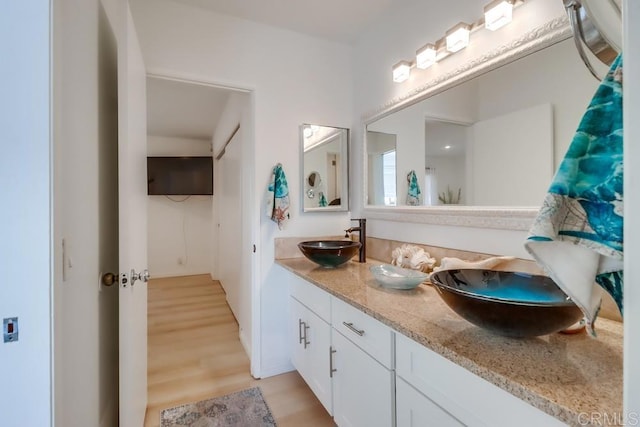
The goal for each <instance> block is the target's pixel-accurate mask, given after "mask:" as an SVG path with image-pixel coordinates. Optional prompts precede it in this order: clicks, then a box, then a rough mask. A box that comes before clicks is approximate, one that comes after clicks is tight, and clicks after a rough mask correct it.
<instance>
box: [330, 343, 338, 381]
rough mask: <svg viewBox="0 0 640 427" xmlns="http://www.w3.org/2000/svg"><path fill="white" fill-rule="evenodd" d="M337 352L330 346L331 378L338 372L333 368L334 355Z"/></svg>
mask: <svg viewBox="0 0 640 427" xmlns="http://www.w3.org/2000/svg"><path fill="white" fill-rule="evenodd" d="M335 352H336V350H334V349H333V347H331V346H329V378H333V373H334V372H337V371H338V370H337V369H335V368H334V367H333V353H335Z"/></svg>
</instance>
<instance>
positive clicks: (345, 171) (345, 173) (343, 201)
mask: <svg viewBox="0 0 640 427" xmlns="http://www.w3.org/2000/svg"><path fill="white" fill-rule="evenodd" d="M312 124H313V125H316V124H315V123H302V124H301V125H300V127H299V134H300V135H299V139H300V176H301V179H300V182H301V184H302V185H301V188H300V210H301V211H302V212H303V213H310V212H313V213H316V212H347V211H349V142H350V141H351V130H350V129H349V128H343V127H340V126H328V125H317V126H321V127H329V128H334V129H341V130H344V131H346V132H345V134H346V141H343V144H342V147H341V149H340V154H341V155H342V156H343V158H344V160H343V161H341V162H340V163H341V170H340V173H341V174H342V185H341V188H340V192H341V194H340V205H338V206H325V207H317V208H305V207H304V199H305V197H307V192H306V190H305V188H306V186H305V182H306V181H307V177H306V176H305V170H304V139H305V138H304V128H305V126H310V125H312ZM311 172H315V171H311ZM311 172H310V173H311Z"/></svg>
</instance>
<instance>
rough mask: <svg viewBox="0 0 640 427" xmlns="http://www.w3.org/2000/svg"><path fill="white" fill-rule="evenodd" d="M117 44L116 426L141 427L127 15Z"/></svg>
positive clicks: (142, 196)
mask: <svg viewBox="0 0 640 427" xmlns="http://www.w3.org/2000/svg"><path fill="white" fill-rule="evenodd" d="M125 9H126V12H127V13H126V16H127V18H126V22H124V23H123V24H124V29H123V32H124V36H123V37H122V39H121V40H120V43H119V46H118V134H119V135H118V136H119V137H118V204H119V205H118V206H119V216H118V217H119V224H118V226H119V233H118V234H119V242H118V247H119V271H120V283H119V323H120V326H119V336H120V338H119V352H120V356H119V359H120V360H119V365H120V375H119V378H120V399H119V402H120V403H119V404H120V426H121V427H140V426H142V425H143V424H144V416H145V411H146V406H147V284H146V280H135V281H134V278H133V277H132V271H135V274H140V273H141V272H145V271H146V268H147V189H146V185H147V184H146V182H147V163H146V162H147V125H146V123H147V113H146V102H147V101H146V71H145V67H144V62H143V60H142V52H141V51H140V46H139V44H138V38H137V36H136V32H135V28H134V25H133V19H132V17H131V13H130V11H129V9H128V7H127V8H125Z"/></svg>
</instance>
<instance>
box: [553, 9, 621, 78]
mask: <svg viewBox="0 0 640 427" xmlns="http://www.w3.org/2000/svg"><path fill="white" fill-rule="evenodd" d="M563 3H564V7H565V9H566V10H567V14H568V15H569V23H570V25H571V31H572V33H573V39H574V42H575V45H576V49H577V50H578V54H580V58H582V61H583V62H584V64H585V65H586V66H587V69H588V70H589V71H590V72H591V74H592V75H593V76H594V77H595V78H596V79H598V80H602V78H603V77H604V76H600V75H598V72H597V71H596V69H595V67H594V66H593V64H592V63H591V60H590V59H589V57H588V56H587V53H586V51H585V49H584V46H587V47H588V48H589V50H590V51H591V52H592V53H593V54H594V55H595V56H596V58H598V59H599V60H600V61H602V62H603V63H604V64H606V65H611V63H612V62H613V60H614V59H615V58H616V56H617V55H618V51H617V50H616V49H615V48H614V47H613V46H612V44H611V43H609V42H608V41H607V40H606V39H605V37H604V36H603V35H602V34H601V32H600V30H599V29H598V27H597V26H596V24H595V23H594V21H593V19H592V18H590V17H589V15H588V12H587V9H586V8H585V7H584V6H583V5H582V3H581V1H579V0H563Z"/></svg>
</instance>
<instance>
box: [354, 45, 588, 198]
mask: <svg viewBox="0 0 640 427" xmlns="http://www.w3.org/2000/svg"><path fill="white" fill-rule="evenodd" d="M597 84H598V82H597V81H596V80H595V79H593V77H591V75H590V74H589V73H588V72H587V71H586V69H585V67H584V65H583V64H582V63H581V62H580V58H579V57H578V55H577V53H576V51H575V47H574V46H573V45H572V42H571V40H564V41H562V42H559V43H557V44H555V45H553V46H550V47H547V48H545V49H543V50H541V51H539V52H536V53H533V54H530V55H528V56H526V57H524V58H521V59H519V60H517V61H514V62H512V63H510V64H507V65H504V66H502V67H500V68H497V69H495V70H492V71H490V72H487V73H485V74H483V75H481V76H479V77H476V78H474V79H472V80H468V81H466V82H463V83H462V84H460V85H458V86H455V87H452V88H450V89H448V90H446V91H444V92H441V93H439V94H437V95H435V96H432V97H430V98H426V99H423V100H421V101H420V102H417V103H414V104H413V105H410V106H408V107H405V108H402V109H400V110H397V111H394V112H392V113H391V114H389V115H386V116H384V117H382V118H380V119H377V120H375V121H372V122H370V123H368V124H367V127H366V150H367V158H368V164H367V183H368V184H367V186H368V188H367V201H366V204H368V205H381V206H382V205H386V206H393V205H397V206H398V205H404V204H405V200H406V196H407V191H408V189H409V188H408V182H407V179H406V177H407V174H408V173H409V172H410V171H412V170H414V171H415V172H416V175H417V178H418V184H419V186H420V190H421V191H420V204H421V205H424V206H434V205H455V204H460V205H468V206H504V207H522V206H538V205H539V204H540V203H541V201H542V200H543V198H544V194H545V192H546V190H547V188H548V186H549V183H550V182H551V179H552V175H553V171H554V170H555V168H556V167H557V164H558V163H559V162H560V161H561V159H562V158H563V157H564V153H565V151H566V148H567V147H568V145H569V143H570V142H571V138H572V137H573V133H574V132H575V129H576V127H577V125H578V123H579V120H580V117H581V116H582V114H583V113H584V111H585V108H586V107H587V105H588V103H589V100H590V98H591V96H592V95H593V93H594V91H595V89H596V87H597ZM390 152H393V153H394V157H395V159H394V161H393V168H392V166H391V163H392V162H391V161H388V162H387V163H385V162H384V158H383V156H384V155H385V154H386V153H390ZM554 160H555V162H554ZM391 174H393V177H391ZM389 181H393V182H394V184H395V185H393V186H392V185H390V184H388V182H389ZM390 187H394V188H393V197H391V196H390V194H391V190H388V189H389V188H390ZM396 192H397V194H396ZM387 194H389V196H387Z"/></svg>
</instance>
